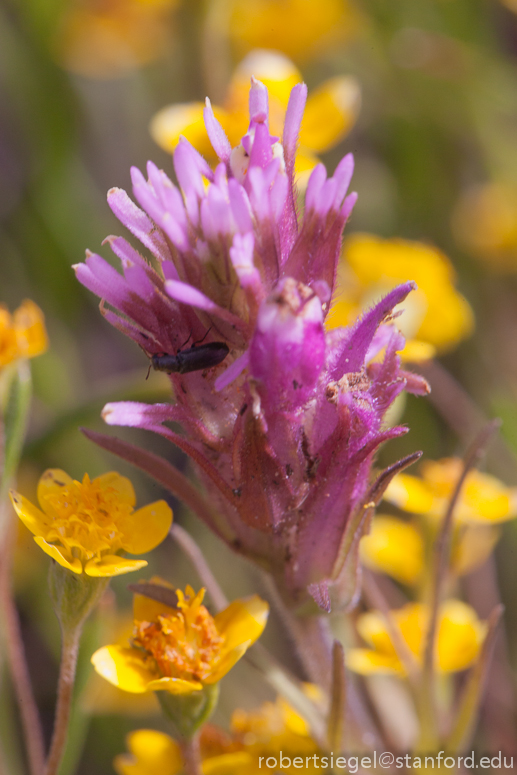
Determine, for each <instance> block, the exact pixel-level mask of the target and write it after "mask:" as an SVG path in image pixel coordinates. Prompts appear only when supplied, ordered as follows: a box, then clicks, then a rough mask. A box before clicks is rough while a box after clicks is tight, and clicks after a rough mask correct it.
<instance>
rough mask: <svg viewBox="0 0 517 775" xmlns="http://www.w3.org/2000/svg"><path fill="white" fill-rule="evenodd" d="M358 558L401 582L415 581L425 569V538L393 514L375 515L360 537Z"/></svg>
mask: <svg viewBox="0 0 517 775" xmlns="http://www.w3.org/2000/svg"><path fill="white" fill-rule="evenodd" d="M360 546H361V560H362V561H363V563H364V564H365V565H366V566H368V567H369V568H372V569H374V570H380V571H383V572H384V573H387V574H388V575H389V576H392V577H393V578H395V579H397V581H401V582H402V583H403V584H414V583H415V582H416V581H418V580H419V579H420V577H421V575H422V571H423V568H424V541H423V538H422V534H421V533H420V531H419V530H418V528H417V527H416V526H415V525H413V524H410V523H408V522H402V520H400V519H397V518H396V517H387V516H382V515H379V516H376V517H375V519H374V520H373V522H372V527H371V530H370V532H369V534H368V535H366V536H364V538H363V539H362V540H361V545H360Z"/></svg>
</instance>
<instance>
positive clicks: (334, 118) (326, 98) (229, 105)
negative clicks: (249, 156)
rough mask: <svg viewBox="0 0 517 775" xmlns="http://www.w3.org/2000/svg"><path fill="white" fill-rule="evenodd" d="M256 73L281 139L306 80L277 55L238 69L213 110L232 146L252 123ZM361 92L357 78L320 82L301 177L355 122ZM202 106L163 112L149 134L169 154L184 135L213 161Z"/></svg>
mask: <svg viewBox="0 0 517 775" xmlns="http://www.w3.org/2000/svg"><path fill="white" fill-rule="evenodd" d="M252 75H254V76H255V77H256V78H257V79H258V80H259V81H261V82H262V83H264V84H265V86H267V88H268V96H269V125H270V129H271V134H272V135H278V136H280V137H281V135H282V129H283V124H284V118H285V111H286V108H287V103H288V101H289V94H290V92H291V89H292V88H293V86H295V85H296V84H297V83H301V82H302V81H303V77H302V75H301V73H300V72H299V71H298V69H297V68H296V66H295V65H294V64H293V63H292V62H291V61H290V60H289V59H287V57H285V56H284V55H283V54H280V53H278V52H276V51H253V52H251V53H250V54H249V55H248V56H247V57H246V58H245V59H244V60H243V61H242V62H241V63H240V65H239V66H238V67H237V69H236V70H235V72H234V74H233V77H232V79H231V81H230V84H229V86H228V91H227V93H226V97H225V100H224V103H223V106H221V107H219V106H217V105H215V106H213V109H214V113H215V116H216V117H217V119H218V120H219V121H220V123H221V125H222V127H223V129H224V130H225V132H226V134H227V135H228V139H229V140H230V143H231V144H232V146H236V145H238V143H239V142H240V139H241V137H242V136H243V135H244V134H246V131H247V129H248V125H249V114H248V95H249V87H250V78H251V76H252ZM359 106H360V90H359V85H358V83H357V81H356V80H355V78H352V77H351V76H336V77H334V78H331V79H329V80H327V81H325V82H324V83H322V84H321V85H320V86H319V87H318V88H317V89H315V90H314V91H313V92H312V93H311V94H310V96H309V98H308V100H307V106H306V109H305V113H304V119H303V124H302V129H301V132H300V146H299V149H298V153H297V157H296V171H297V173H298V175H300V174H303V173H307V172H308V171H310V170H311V169H312V168H313V167H314V166H315V165H316V164H317V163H318V158H317V156H316V155H315V154H316V153H322V152H324V151H327V150H329V149H330V148H332V147H333V146H335V145H336V144H337V143H338V142H339V141H340V140H342V139H343V137H344V136H345V135H346V134H347V133H348V132H349V131H350V129H351V128H352V126H353V125H354V123H355V120H356V118H357V114H358V112H359ZM203 108H204V104H203V103H201V102H190V103H184V104H177V105H170V106H168V107H166V108H163V109H162V110H160V111H159V112H158V113H157V114H156V115H155V116H154V118H153V120H152V122H151V127H150V129H151V134H152V136H153V138H154V140H155V141H156V142H157V143H158V145H159V146H161V147H162V148H163V149H164V150H165V151H173V150H174V148H175V147H176V145H177V144H178V142H179V139H180V135H183V136H184V137H186V138H187V140H189V141H190V142H191V143H192V145H194V147H195V148H197V150H198V151H199V152H200V153H202V154H203V155H204V156H206V157H207V158H208V159H210V160H211V161H215V159H216V157H215V155H214V151H213V149H212V146H211V145H210V141H209V140H208V135H207V133H206V130H205V125H204V122H203Z"/></svg>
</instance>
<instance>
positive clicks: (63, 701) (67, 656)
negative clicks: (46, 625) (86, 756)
mask: <svg viewBox="0 0 517 775" xmlns="http://www.w3.org/2000/svg"><path fill="white" fill-rule="evenodd" d="M81 632H82V623H81V624H80V625H79V626H77V627H76V628H74V629H69V630H68V631H67V632H66V634H65V633H63V645H62V651H61V665H60V668H59V682H58V689H57V707H56V717H55V721H54V732H53V735H52V743H51V745H50V753H49V755H48V759H47V765H46V768H45V775H56V774H57V772H58V770H59V765H60V763H61V760H62V758H63V755H64V753H65V746H66V739H67V733H68V725H69V722H70V712H71V708H72V699H73V695H74V683H75V673H76V670H77V657H78V655H79V642H80V640H81Z"/></svg>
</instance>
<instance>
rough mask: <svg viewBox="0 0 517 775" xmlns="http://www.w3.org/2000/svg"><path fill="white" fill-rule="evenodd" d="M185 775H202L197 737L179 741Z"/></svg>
mask: <svg viewBox="0 0 517 775" xmlns="http://www.w3.org/2000/svg"><path fill="white" fill-rule="evenodd" d="M179 744H180V748H181V753H182V756H183V764H184V768H185V775H202V769H201V754H200V751H199V735H194V737H191V738H189V739H183V740H180V741H179Z"/></svg>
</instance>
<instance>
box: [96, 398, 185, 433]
mask: <svg viewBox="0 0 517 775" xmlns="http://www.w3.org/2000/svg"><path fill="white" fill-rule="evenodd" d="M102 419H103V420H104V422H105V423H106V425H123V426H127V427H129V428H150V427H151V426H152V427H154V426H155V425H156V424H157V423H158V424H160V423H164V422H172V421H174V420H179V419H181V412H180V411H178V407H176V406H173V405H172V404H143V403H139V402H137V401H117V402H115V403H110V404H106V406H105V407H104V409H103V410H102Z"/></svg>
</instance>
